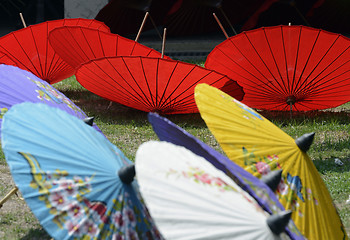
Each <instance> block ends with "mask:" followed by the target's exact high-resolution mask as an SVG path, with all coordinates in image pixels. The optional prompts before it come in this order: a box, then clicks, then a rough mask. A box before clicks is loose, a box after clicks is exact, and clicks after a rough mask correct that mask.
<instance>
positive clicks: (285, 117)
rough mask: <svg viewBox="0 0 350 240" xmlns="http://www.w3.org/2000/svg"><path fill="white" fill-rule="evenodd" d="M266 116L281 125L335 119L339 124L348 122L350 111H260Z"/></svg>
mask: <svg viewBox="0 0 350 240" xmlns="http://www.w3.org/2000/svg"><path fill="white" fill-rule="evenodd" d="M258 112H259V113H260V114H261V115H263V116H264V117H265V118H267V119H269V120H270V121H273V122H275V123H277V124H280V125H281V126H286V125H290V124H293V125H300V124H305V123H308V122H323V121H333V122H337V124H348V123H349V117H350V112H349V111H323V110H319V111H309V112H293V113H292V115H291V114H290V112H288V111H286V112H284V111H265V110H264V111H258Z"/></svg>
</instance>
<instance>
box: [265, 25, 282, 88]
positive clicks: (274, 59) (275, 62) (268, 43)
mask: <svg viewBox="0 0 350 240" xmlns="http://www.w3.org/2000/svg"><path fill="white" fill-rule="evenodd" d="M281 32H282V26H281ZM281 34H282V41H283V33H281ZM264 35H265V39H266V42H267V45H268V46H269V50H270V53H271V56H272V58H273V61H274V64H275V67H276V69H277V71H278V74H279V75H280V78H281V81H282V84H283V86H284V88H283V87H282V85H281V84H280V83H279V82H278V80H277V78H275V77H274V79H275V80H276V83H277V84H278V86H279V87H280V90H282V91H281V92H284V93H285V94H287V92H286V85H285V82H284V81H283V77H282V74H281V72H280V69H279V68H278V65H277V61H276V58H275V55H274V54H273V51H272V49H271V45H270V42H269V40H268V37H267V35H266V29H265V28H264ZM285 65H286V64H285ZM270 73H271V72H270ZM271 74H272V73H271ZM287 79H288V77H287Z"/></svg>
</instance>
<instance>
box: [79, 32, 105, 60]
mask: <svg viewBox="0 0 350 240" xmlns="http://www.w3.org/2000/svg"><path fill="white" fill-rule="evenodd" d="M81 33H82V34H83V37H84V39H85V41H86V42H87V45H88V46H89V49H90V51H91V53H92V55H93V56H94V58H96V55H95V52H94V50H93V49H92V47H91V45H90V42H89V41H88V38H87V37H86V35H85V33H84V31H81ZM98 35H99V36H100V33H98ZM99 43H100V44H101V46H102V43H101V42H99ZM78 45H79V46H80V44H78ZM81 50H82V51H83V53H84V54H85V51H84V50H85V49H81ZM85 56H86V58H87V59H88V60H90V59H91V58H90V57H89V56H87V55H86V54H85Z"/></svg>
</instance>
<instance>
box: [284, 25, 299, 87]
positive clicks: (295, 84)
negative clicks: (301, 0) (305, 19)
mask: <svg viewBox="0 0 350 240" xmlns="http://www.w3.org/2000/svg"><path fill="white" fill-rule="evenodd" d="M301 29H302V27H300V28H299V35H298V36H299V37H298V46H297V54H296V56H295V65H294V72H293V78H292V87H291V93H295V90H294V89H295V88H294V87H296V86H297V82H296V81H295V80H296V79H295V74H296V69H297V67H298V63H299V61H298V59H299V51H300V42H301ZM286 67H287V66H286Z"/></svg>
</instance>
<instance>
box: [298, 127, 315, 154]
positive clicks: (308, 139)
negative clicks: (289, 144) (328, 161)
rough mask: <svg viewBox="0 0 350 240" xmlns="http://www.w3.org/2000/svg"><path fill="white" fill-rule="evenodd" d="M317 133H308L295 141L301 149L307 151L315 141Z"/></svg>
mask: <svg viewBox="0 0 350 240" xmlns="http://www.w3.org/2000/svg"><path fill="white" fill-rule="evenodd" d="M314 137H315V133H314V132H312V133H306V134H304V135H303V136H301V137H299V138H297V139H295V143H296V144H297V146H298V147H299V148H300V150H301V151H303V152H307V151H308V150H309V149H310V146H311V144H312V142H313V141H314Z"/></svg>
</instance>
